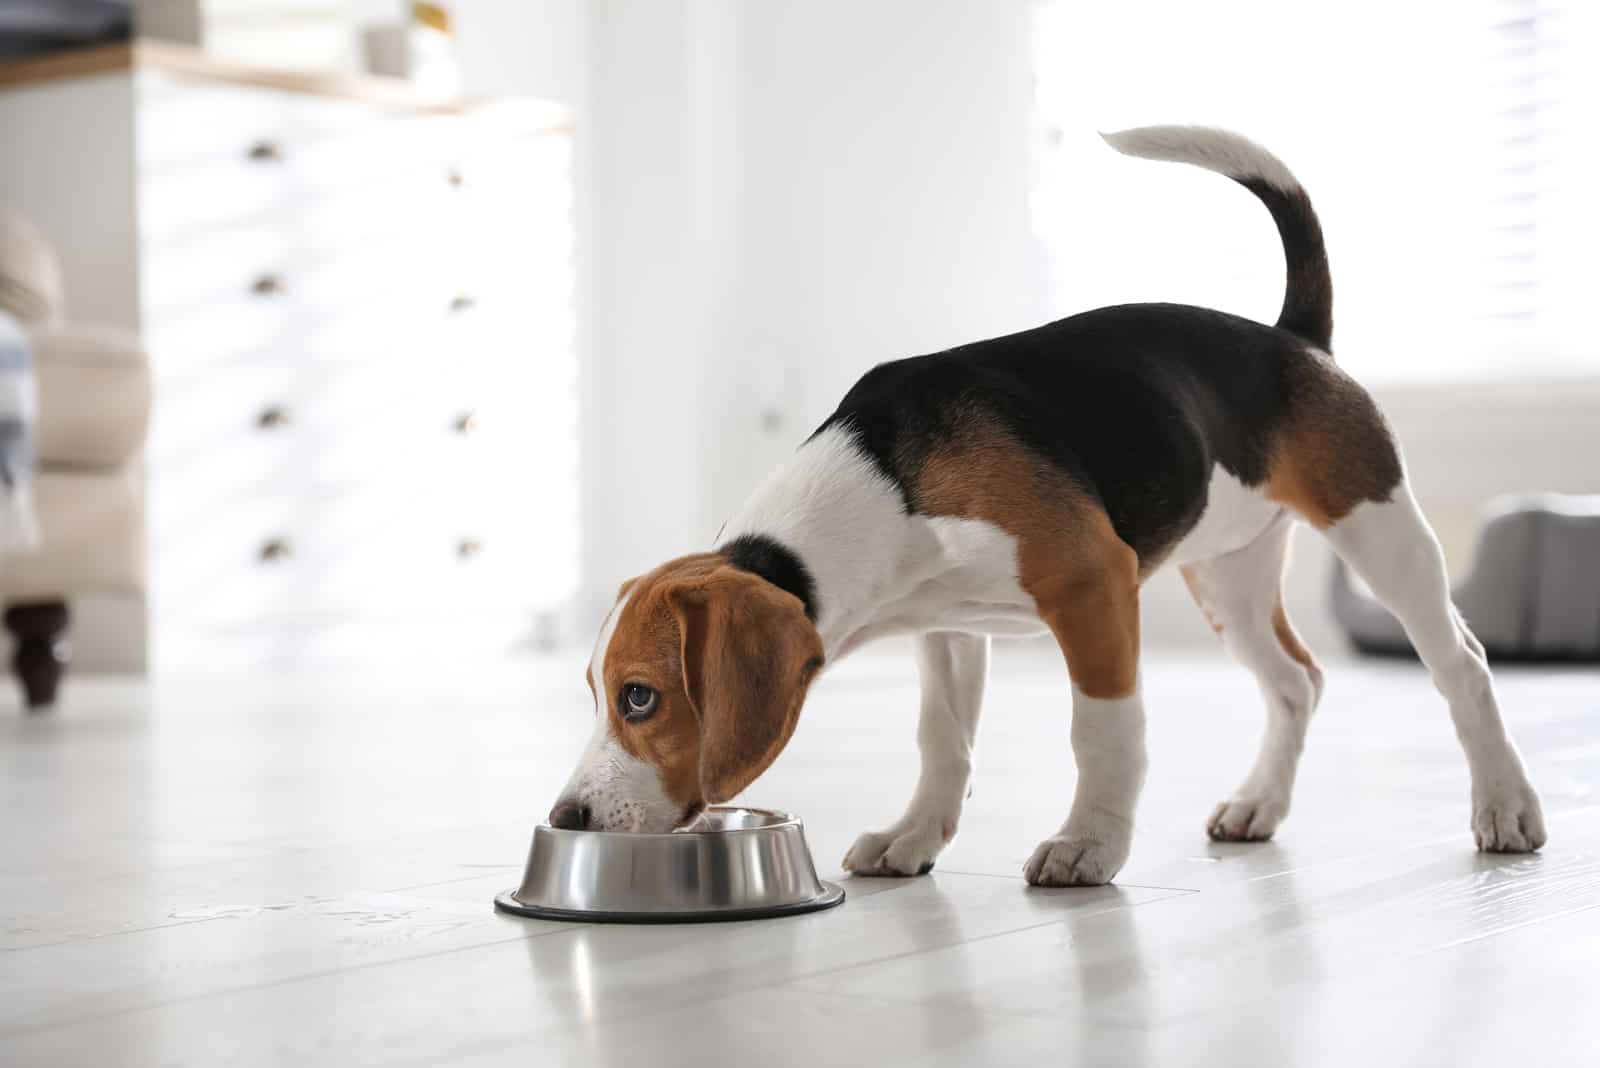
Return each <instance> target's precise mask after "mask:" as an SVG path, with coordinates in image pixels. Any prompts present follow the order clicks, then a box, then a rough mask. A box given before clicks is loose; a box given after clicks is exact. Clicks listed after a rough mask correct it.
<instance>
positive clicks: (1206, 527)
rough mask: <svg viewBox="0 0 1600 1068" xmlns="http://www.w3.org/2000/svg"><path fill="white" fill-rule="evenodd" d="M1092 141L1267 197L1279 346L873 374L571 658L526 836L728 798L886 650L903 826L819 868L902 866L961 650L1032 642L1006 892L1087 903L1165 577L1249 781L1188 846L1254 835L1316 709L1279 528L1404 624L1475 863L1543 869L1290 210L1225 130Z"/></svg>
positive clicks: (1433, 568) (964, 717)
mask: <svg viewBox="0 0 1600 1068" xmlns="http://www.w3.org/2000/svg"><path fill="white" fill-rule="evenodd" d="M1106 140H1107V141H1108V142H1109V143H1110V144H1111V146H1112V147H1113V148H1115V149H1117V150H1118V151H1120V152H1122V153H1125V154H1127V155H1130V156H1138V157H1143V158H1145V159H1154V160H1169V161H1177V162H1183V163H1189V164H1193V165H1195V166H1199V167H1203V168H1206V169H1207V170H1211V171H1215V172H1217V173H1220V174H1223V175H1226V176H1227V177H1229V178H1232V179H1233V180H1234V181H1236V182H1238V183H1239V184H1240V185H1242V186H1244V187H1245V188H1246V189H1248V190H1249V191H1250V192H1252V193H1254V194H1255V195H1256V196H1257V197H1258V198H1259V199H1260V200H1261V202H1262V203H1263V204H1265V206H1266V208H1267V210H1268V211H1269V212H1270V213H1271V214H1272V218H1273V220H1274V221H1275V222H1276V224H1277V228H1278V233H1279V235H1280V236H1281V238H1282V240H1283V247H1284V253H1285V258H1286V261H1287V267H1288V283H1287V291H1286V293H1285V295H1284V299H1283V308H1282V312H1281V314H1280V315H1279V317H1278V321H1277V324H1276V325H1275V326H1263V325H1261V324H1259V323H1255V322H1251V321H1250V320H1247V319H1241V318H1239V317H1238V316H1235V315H1227V314H1224V313H1222V312H1217V311H1211V310H1209V309H1206V308H1197V307H1189V306H1184V305H1175V304H1132V305H1122V306H1117V307H1109V308H1100V309H1098V310H1095V311H1090V312H1085V313H1083V314H1081V315H1075V316H1072V317H1071V318H1068V319H1062V320H1060V321H1059V322H1054V323H1050V324H1048V325H1046V326H1041V327H1038V328H1036V329H1033V330H1028V331H1025V332H1023V333H1019V334H1013V335H1011V336H1009V337H1002V338H996V339H994V340H991V341H983V342H979V343H977V344H973V345H966V346H963V347H961V348H956V349H951V350H949V351H947V352H939V353H934V354H932V355H928V356H917V357H914V358H912V359H906V360H898V361H895V362H893V363H886V364H882V365H880V366H878V367H875V368H873V369H872V370H871V371H869V372H868V373H867V374H866V375H865V376H864V377H862V378H861V380H860V381H859V382H857V383H856V385H855V387H854V388H852V389H851V390H850V392H849V393H848V394H847V395H846V396H845V398H844V400H843V401H842V402H841V403H840V405H839V408H838V410H837V411H835V412H834V413H833V414H832V415H831V416H829V417H828V419H827V420H826V421H825V422H824V423H823V424H822V426H821V427H820V428H819V429H818V430H817V431H816V433H814V434H812V436H811V437H810V438H809V439H808V440H807V441H806V442H805V444H803V445H802V446H801V447H800V448H799V450H798V451H797V452H796V453H795V455H794V457H793V459H792V460H790V461H789V463H788V464H787V465H786V466H785V467H783V468H782V469H781V470H779V471H778V472H776V473H775V474H774V475H773V476H772V477H771V478H770V479H769V480H768V481H767V482H766V483H765V484H763V485H762V486H761V487H760V488H759V489H758V490H757V491H756V492H755V494H754V495H753V496H752V497H751V498H750V500H749V501H748V502H747V503H746V504H745V505H744V507H743V508H741V509H740V510H739V512H738V513H737V514H736V515H734V516H733V517H732V518H731V519H730V520H729V521H728V523H727V525H726V526H725V528H724V530H723V533H722V534H721V536H720V538H719V544H718V545H717V546H716V547H715V548H714V549H713V550H712V551H710V552H702V553H695V554H693V555H690V556H685V557H681V558H679V559H676V560H671V561H668V562H667V563H665V564H662V565H661V566H660V567H658V568H656V569H655V570H654V571H651V572H650V573H649V574H646V575H642V576H640V577H639V578H636V579H633V580H632V581H630V582H627V583H625V584H624V585H623V587H622V589H621V590H620V591H619V593H618V595H617V600H616V604H615V606H614V607H613V608H612V610H611V613H610V615H609V616H608V617H607V619H606V621H605V625H604V626H603V627H602V629H601V631H600V637H599V640H598V641H597V642H596V644H595V647H594V654H593V658H592V660H591V662H590V665H589V671H588V679H589V686H590V689H591V690H592V691H593V693H594V698H595V730H594V735H593V738H592V740H591V741H590V743H589V745H588V748H587V750H586V752H585V753H584V754H583V757H582V759H581V760H580V761H579V764H578V767H577V770H576V771H575V772H574V774H573V775H572V778H571V780H570V782H568V784H567V786H566V788H565V789H564V790H563V791H562V792H561V795H560V798H559V800H558V801H557V803H556V805H555V808H554V809H553V810H552V811H551V813H550V822H551V823H552V824H553V825H554V826H557V827H566V828H590V829H594V830H621V831H647V832H660V831H667V830H670V829H672V828H674V827H678V826H680V825H682V824H684V823H685V822H686V821H688V820H690V819H691V818H692V817H693V816H694V815H695V814H696V813H697V812H698V811H699V810H700V809H701V808H702V807H703V806H705V805H708V804H713V803H718V802H723V801H727V800H728V799H730V798H732V797H734V796H735V795H736V794H738V793H739V792H740V791H741V790H743V789H744V788H745V787H746V786H748V785H749V784H750V782H751V781H752V780H753V779H755V778H756V776H758V775H760V774H761V772H762V771H764V770H765V769H766V768H767V767H768V765H770V764H771V763H772V762H773V760H774V759H775V758H776V757H777V755H778V754H779V752H781V751H782V749H783V747H784V745H785V744H786V743H787V742H788V740H789V737H790V735H791V734H793V733H794V729H795V725H796V723H797V722H798V721H799V718H800V709H801V706H802V704H803V703H804V702H805V697H806V688H807V687H808V686H809V685H810V683H811V681H812V679H814V678H815V677H816V675H817V672H818V671H820V670H821V669H822V668H823V667H824V666H825V665H826V664H829V663H831V662H833V661H835V660H837V659H838V658H840V657H842V656H845V655H847V654H848V653H850V652H851V651H852V650H853V649H856V648H858V647H859V646H861V645H862V644H864V643H866V642H868V641H870V640H872V639H874V638H878V637H881V636H883V635H887V634H896V633H906V632H909V633H912V634H915V635H917V636H918V637H917V641H918V646H917V649H918V653H917V658H918V666H919V668H920V672H921V683H922V700H921V705H922V708H921V720H920V723H919V725H918V729H917V741H918V745H919V747H920V749H921V758H922V760H921V774H920V777H919V779H918V781H917V786H916V790H915V792H914V793H913V795H912V797H911V800H910V803H909V804H908V805H907V806H906V810H905V814H904V815H902V816H901V817H900V818H899V819H898V820H897V821H895V822H894V823H893V824H891V825H890V826H889V827H887V828H885V829H884V830H881V831H871V832H868V833H866V834H863V835H861V836H860V838H859V839H857V841H856V843H855V845H854V846H853V847H852V848H851V850H850V851H849V853H848V854H847V855H846V857H845V859H844V866H845V868H847V869H849V870H851V871H853V872H855V873H857V874H861V875H915V874H918V873H921V872H926V871H928V870H929V869H930V868H931V867H932V866H933V863H934V860H935V859H936V858H937V857H938V855H939V853H940V851H941V850H942V849H943V848H944V847H945V846H946V845H947V844H948V843H949V842H950V840H951V838H952V836H953V835H954V834H955V832H956V826H957V823H958V821H959V819H960V816H961V807H962V803H963V801H964V800H965V798H966V796H967V786H968V779H969V776H970V774H971V769H972V751H973V737H974V735H975V733H976V731H977V726H978V710H979V706H980V703H981V700H982V695H983V688H984V676H985V673H986V671H987V667H988V658H989V636H990V635H994V634H1035V633H1042V632H1045V631H1048V632H1049V633H1050V634H1051V635H1053V636H1054V638H1055V640H1056V642H1057V643H1058V644H1059V646H1060V648H1061V654H1062V656H1063V658H1064V659H1065V661H1066V668H1067V673H1068V675H1069V676H1070V678H1071V684H1072V728H1071V737H1072V749H1073V757H1074V759H1075V762H1076V764H1077V771H1078V777H1077V788H1076V793H1075V796H1074V799H1073V802H1072V808H1071V811H1070V812H1069V813H1068V815H1067V818H1066V821H1065V822H1064V823H1062V825H1061V826H1060V827H1059V828H1058V829H1057V830H1056V831H1055V832H1054V833H1052V834H1050V835H1049V836H1048V837H1047V838H1045V839H1044V841H1043V842H1042V843H1041V844H1040V845H1039V847H1038V848H1037V849H1036V850H1035V851H1034V853H1033V855H1032V857H1031V858H1030V859H1029V860H1028V862H1027V864H1026V865H1025V866H1024V869H1023V870H1024V874H1025V875H1026V878H1027V880H1028V882H1030V883H1033V884H1036V885H1041V886H1083V885H1095V884H1100V883H1105V882H1107V881H1109V880H1110V879H1111V878H1112V877H1113V876H1115V875H1116V874H1117V872H1118V870H1119V869H1121V867H1122V866H1123V863H1124V862H1125V861H1126V860H1127V858H1128V850H1129V846H1130V843H1131V841H1132V832H1133V821H1134V809H1135V805H1136V803H1137V801H1138V797H1139V790H1140V786H1141V784H1142V782H1143V779H1144V774H1145V742H1144V733H1145V715H1144V704H1143V702H1142V701H1141V699H1140V695H1139V588H1140V585H1141V584H1142V583H1143V582H1144V581H1145V579H1146V578H1148V577H1149V576H1150V575H1151V574H1153V573H1154V572H1155V571H1156V570H1158V569H1159V568H1162V567H1165V566H1169V565H1175V566H1177V567H1178V568H1179V569H1180V571H1181V572H1182V574H1183V577H1184V578H1185V580H1186V581H1187V583H1188V586H1189V588H1190V590H1191V591H1193V594H1194V598H1195V600H1196V601H1197V602H1198V603H1199V605H1200V608H1201V610H1202V611H1203V612H1204V613H1205V615H1206V617H1207V619H1208V620H1209V621H1210V624H1211V627H1212V628H1213V629H1214V630H1215V631H1216V632H1217V634H1218V635H1220V637H1221V639H1222V643H1223V644H1224V646H1225V647H1226V648H1227V649H1229V650H1230V651H1231V652H1232V653H1233V655H1234V656H1235V657H1236V658H1237V659H1238V660H1240V661H1241V662H1242V663H1243V664H1244V665H1245V666H1246V667H1247V668H1249V669H1250V670H1251V671H1252V672H1253V673H1254V674H1255V675H1256V677H1257V679H1258V680H1259V682H1260V685H1261V689H1262V692H1263V693H1264V694H1265V696H1266V705H1267V727H1266V733H1265V736H1264V738H1263V740H1262V743H1261V749H1260V753H1259V755H1258V756H1257V757H1256V761H1255V765H1254V767H1253V768H1252V769H1251V771H1250V773H1249V775H1247V776H1246V777H1245V780H1244V782H1243V783H1242V784H1241V785H1240V786H1239V788H1238V789H1237V790H1235V791H1234V792H1233V794H1232V795H1231V796H1230V797H1229V798H1228V799H1227V800H1226V801H1223V802H1222V803H1221V804H1220V805H1218V806H1217V808H1216V810H1215V811H1214V812H1212V814H1211V816H1210V819H1209V820H1208V821H1207V824H1206V827H1207V830H1208V831H1209V833H1210V835H1211V837H1212V838H1215V839H1218V840H1221V841H1262V840H1265V839H1267V838H1270V837H1272V834H1273V832H1274V831H1276V830H1277V828H1278V824H1279V823H1280V822H1282V820H1283V818H1284V816H1285V815H1286V814H1287V813H1288V811H1289V803H1290V795H1291V791H1292V788H1293V785H1294V778H1295V769H1296V765H1297V763H1298V761H1299V759H1300V751H1301V747H1302V745H1303V743H1304V740H1305V734H1306V725H1307V722H1308V720H1309V719H1310V716H1311V713H1312V710H1313V709H1314V708H1315V707H1316V704H1317V699H1318V697H1319V695H1320V694H1321V692H1322V672H1321V671H1320V670H1319V668H1318V666H1317V662H1316V660H1315V659H1313V657H1312V655H1311V653H1310V652H1308V651H1307V649H1306V647H1305V645H1304V644H1303V643H1302V642H1301V641H1300V639H1299V637H1298V636H1297V635H1296V633H1295V630H1294V627H1293V626H1292V625H1291V624H1290V622H1289V620H1288V618H1287V616H1285V614H1284V608H1283V597H1282V594H1281V585H1282V578H1283V571H1284V566H1285V562H1286V559H1287V552H1288V546H1289V535H1290V530H1291V528H1292V526H1293V525H1294V523H1295V522H1297V521H1304V522H1307V523H1310V524H1311V525H1312V526H1313V527H1315V528H1316V529H1317V530H1318V531H1319V532H1320V533H1321V534H1322V535H1323V536H1324V537H1325V538H1327V539H1328V541H1329V542H1330V543H1331V544H1332V546H1333V548H1334V549H1335V551H1336V552H1337V553H1338V554H1339V555H1340V556H1341V557H1342V558H1343V559H1344V560H1345V561H1346V562H1347V563H1348V564H1349V565H1350V566H1351V567H1352V568H1354V569H1355V571H1356V572H1358V573H1359V574H1360V575H1361V576H1362V577H1363V578H1364V579H1365V580H1366V582H1367V584H1368V585H1369V586H1371V588H1372V590H1373V592H1374V593H1375V594H1376V595H1377V596H1378V597H1379V598H1380V599H1381V600H1382V601H1383V603H1384V604H1385V605H1387V606H1388V608H1389V609H1390V610H1391V611H1393V612H1394V614H1395V615H1396V616H1397V617H1399V619H1400V620H1401V621H1402V622H1403V623H1404V625H1405V628H1406V632H1407V634H1408V635H1410V638H1411V641H1412V644H1413V645H1414V646H1415V647H1416V650H1417V652H1418V653H1419V654H1420V656H1421V659H1422V662H1423V664H1424V665H1426V667H1427V669H1428V671H1429V672H1430V673H1431V675H1432V678H1433V681H1434V683H1435V685H1436V686H1437V687H1438V689H1439V691H1440V692H1441V693H1442V694H1443V695H1444V698H1445V700H1446V702H1447V703H1448V704H1449V708H1450V714H1451V717H1452V718H1453V719H1454V721H1455V728H1456V733H1457V735H1458V736H1459V738H1460V740H1461V744H1462V747H1463V748H1464V749H1465V751H1466V757H1467V763H1468V766H1469V768H1470V770H1471V776H1472V808H1471V827H1472V832H1473V835H1474V837H1475V838H1476V840H1477V844H1478V848H1480V849H1483V850H1490V851H1504V852H1524V851H1529V850H1535V849H1538V848H1539V847H1540V846H1541V845H1542V844H1544V841H1545V829H1544V821H1543V816H1542V814H1541V811H1540V806H1539V799H1538V797H1537V795H1536V794H1535V792H1534V790H1533V787H1532V786H1531V785H1530V784H1529V782H1528V777H1527V775H1526V773H1525V772H1524V770H1523V765H1522V761H1521V759H1520V758H1519V756H1518V754H1517V750H1516V747H1515V746H1514V745H1513V744H1512V741H1511V739H1510V738H1509V736H1508V735H1507V733H1506V728H1505V724H1504V723H1503V722H1502V721H1501V717H1500V710H1499V708H1498V706H1497V703H1496V699H1495V692H1494V687H1493V684H1492V682H1491V680H1490V676H1489V669H1488V666H1487V664H1486V661H1485V658H1484V654H1483V648H1482V646H1481V645H1479V643H1478V641H1477V639H1475V638H1474V637H1473V635H1472V633H1471V632H1470V631H1469V630H1468V629H1467V625H1466V623H1465V622H1464V621H1463V620H1462V618H1461V616H1460V615H1459V614H1458V613H1457V612H1456V610H1455V608H1454V606H1453V605H1452V604H1451V602H1450V596H1449V588H1448V586H1447V584H1446V577H1445V567H1444V560H1443V557H1442V555H1441V554H1440V550H1439V545H1438V542H1437V541H1436V540H1435V538H1434V536H1433V533H1432V531H1431V530H1430V529H1429V527H1428V525H1427V523H1426V521H1425V520H1424V519H1423V517H1422V513H1421V511H1420V510H1419V509H1418V507H1417V503H1416V500H1415V499H1414V498H1413V496H1412V493H1411V489H1410V487H1409V485H1408V484H1407V480H1406V473H1405V465H1404V463H1403V461H1402V459H1401V455H1400V450H1399V448H1398V446H1397V445H1396V442H1395V440H1394V436H1393V434H1392V433H1391V431H1390V428H1389V426H1388V425H1387V423H1386V422H1385V421H1384V418H1383V416H1382V414H1381V413H1380V412H1379V410H1378V407H1377V405H1376V404H1374V403H1373V400H1372V398H1371V397H1370V396H1368V394H1367V392H1366V391H1365V390H1363V389H1362V388H1361V386H1359V385H1358V384H1356V382H1355V381H1354V380H1353V379H1351V378H1350V377H1349V376H1348V375H1346V374H1345V373H1344V372H1343V371H1341V370H1340V369H1339V367H1338V365H1337V364H1336V363H1335V362H1334V360H1333V357H1332V356H1331V355H1330V341H1331V336H1332V330H1333V314H1332V306H1333V302H1332V292H1333V291H1332V283H1331V281H1330V277H1329V271H1328V260H1327V255H1326V252H1325V250H1324V247H1323V237H1322V230H1321V226H1320V224H1319V223H1318V221H1317V217H1316V214H1315V213H1314V212H1313V210H1312V207H1311V201H1310V199H1309V198H1308V197H1307V195H1306V192H1305V190H1304V189H1302V188H1301V186H1300V183H1299V182H1298V181H1296V180H1295V177H1294V176H1293V175H1292V174H1291V173H1290V172H1289V170H1288V168H1287V167H1285V166H1284V165H1283V163H1282V162H1280V161H1279V160H1278V159H1277V158H1276V157H1274V156H1273V155H1272V154H1270V153H1269V152H1267V151H1266V150H1264V149H1263V148H1261V147H1260V146H1258V145H1256V144H1254V143H1252V142H1250V141H1248V140H1246V139H1244V138H1243V137H1239V136H1237V135H1235V134H1231V133H1227V132H1224V131H1220V130H1213V129H1205V128H1195V127H1174V126H1161V127H1149V128H1143V129H1135V130H1127V131H1124V132H1122V133H1117V134H1111V135H1108V136H1107V137H1106ZM1063 703H1064V702H1063Z"/></svg>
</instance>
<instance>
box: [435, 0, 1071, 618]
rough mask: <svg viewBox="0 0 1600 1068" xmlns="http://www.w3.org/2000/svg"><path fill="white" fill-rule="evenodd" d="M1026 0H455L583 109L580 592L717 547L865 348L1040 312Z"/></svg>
mask: <svg viewBox="0 0 1600 1068" xmlns="http://www.w3.org/2000/svg"><path fill="white" fill-rule="evenodd" d="M1028 7H1029V5H1028V3H1027V2H1026V0H1004V2H1000V3H991V4H986V5H975V4H969V3H963V2H960V0H938V2H927V0H885V2H879V3H874V4H858V3H851V2H846V0H814V2H810V3H805V4H798V3H781V4H780V3H774V4H741V3H737V2H735V0H599V2H594V3H588V4H583V3H574V2H559V0H540V2H538V3H526V4H525V3H521V2H518V0H465V2H462V3H459V4H458V5H457V10H458V15H459V24H460V31H459V36H460V45H461V50H462V57H463V63H464V65H465V68H466V74H467V81H468V88H469V90H471V91H475V92H524V93H530V94H540V95H545V96H551V97H554V98H556V99H563V100H565V101H567V102H568V103H569V104H570V105H572V106H573V108H574V110H575V112H576V114H577V118H578V125H579V135H578V139H579V145H580V155H581V160H580V164H579V175H580V182H581V184H582V187H583V189H582V193H581V196H580V205H581V207H580V210H581V212H582V219H581V220H580V234H581V235H582V241H581V243H582V245H583V246H584V249H585V252H584V254H583V255H584V263H583V264H582V278H583V286H582V290H583V292H582V296H581V298H580V304H581V311H580V314H581V318H582V320H583V324H584V325H583V330H582V339H581V344H582V351H583V361H584V369H585V383H584V409H585V410H584V416H585V419H584V424H585V430H584V446H585V463H584V482H585V492H586V494H587V500H586V507H585V522H586V530H585V538H586V541H587V545H588V548H587V552H586V558H585V560H586V562H585V572H586V574H585V581H586V586H587V589H588V597H587V599H586V613H585V614H588V615H590V616H592V615H593V614H594V613H595V612H596V611H598V608H599V606H600V605H601V604H603V603H608V602H609V600H610V598H611V596H612V594H613V592H614V590H615V586H616V583H617V582H619V581H620V580H621V579H623V578H625V577H627V576H628V575H631V574H635V573H637V572H638V571H640V570H643V569H646V568H648V567H651V566H653V565H654V564H655V563H658V562H659V561H660V560H662V559H664V558H666V557H668V556H670V555H673V554H676V553H680V552H686V551H692V550H694V549H697V548H701V547H704V546H706V545H707V544H709V542H710V540H711V539H712V538H713V536H714V535H715V532H716V529H717V527H718V525H719V524H720V523H721V521H722V519H723V518H725V517H726V516H727V514H728V513H729V512H730V511H731V510H732V508H733V507H734V506H736V505H737V504H738V502H739V501H740V500H741V499H742V498H743V496H744V494H745V493H746V492H748V490H749V489H750V487H751V486H752V485H753V484H754V482H755V481H756V480H757V479H758V478H759V477H760V476H761V475H762V474H763V473H764V472H765V471H766V470H768V469H769V468H770V467H771V466H772V465H773V464H775V463H776V462H778V461H779V460H780V459H781V458H782V457H783V456H784V455H785V454H786V453H787V452H788V451H789V450H791V449H792V448H793V447H794V446H795V445H796V444H797V443H798V442H799V441H801V440H802V439H803V438H804V437H805V436H806V435H807V434H809V433H810V431H811V430H812V429H813V427H814V426H815V425H816V424H817V423H818V422H820V421H821V420H822V419H823V418H824V417H825V416H826V415H827V413H828V412H829V411H831V410H832V407H833V404H834V403H835V402H836V401H837V399H838V397H839V396H840V394H842V393H843V391H844V390H845V389H846V388H847V387H848V386H849V383H850V382H851V381H852V380H854V378H855V377H856V376H857V375H859V374H860V373H861V372H862V371H864V370H866V369H867V368H868V367H870V366H871V365H872V364H874V363H876V362H879V361H881V360H886V359H893V358H897V357H900V356H906V355H911V354H914V353H918V352H925V351H930V350H934V349H938V348H942V347H946V346H949V345H952V344H958V343H961V342H964V341H970V340H973V339H974V338H979V337H983V336H986V335H991V334H995V333H1000V332H1004V331H1006V330H1010V329H1016V328H1019V327H1023V326H1027V325H1032V324H1034V323H1036V322H1038V321H1040V320H1042V319H1045V318H1048V317H1049V309H1048V308H1046V307H1045V306H1044V300H1043V296H1042V294H1043V289H1044V279H1043V274H1042V268H1041V265H1040V258H1041V253H1040V251H1039V250H1038V249H1037V248H1036V246H1035V243H1034V241H1033V239H1032V237H1031V235H1030V233H1029V223H1028V218H1027V215H1026V209H1027V181H1028V160H1027V153H1026V148H1027V137H1026V123H1027V116H1028V107H1027V104H1028V100H1029V98H1030V93H1031V83H1030V78H1029V74H1028V69H1027V57H1028V46H1027V37H1026V26H1027V22H1026V17H1027V10H1028Z"/></svg>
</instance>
